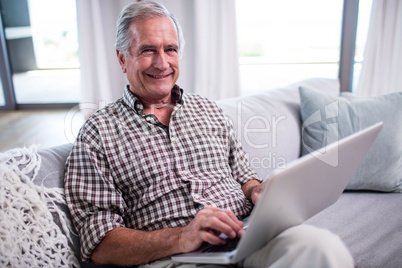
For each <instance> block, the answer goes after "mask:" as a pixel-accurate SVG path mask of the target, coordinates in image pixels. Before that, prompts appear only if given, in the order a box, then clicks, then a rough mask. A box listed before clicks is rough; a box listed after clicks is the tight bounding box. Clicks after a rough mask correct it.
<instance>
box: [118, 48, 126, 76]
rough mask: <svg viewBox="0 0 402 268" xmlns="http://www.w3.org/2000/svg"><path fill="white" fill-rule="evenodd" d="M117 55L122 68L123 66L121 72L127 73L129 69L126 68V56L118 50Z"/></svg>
mask: <svg viewBox="0 0 402 268" xmlns="http://www.w3.org/2000/svg"><path fill="white" fill-rule="evenodd" d="M116 55H117V59H118V60H119V63H120V66H121V70H122V71H123V73H126V72H127V68H126V56H124V54H123V53H122V52H121V51H119V50H117V49H116Z"/></svg>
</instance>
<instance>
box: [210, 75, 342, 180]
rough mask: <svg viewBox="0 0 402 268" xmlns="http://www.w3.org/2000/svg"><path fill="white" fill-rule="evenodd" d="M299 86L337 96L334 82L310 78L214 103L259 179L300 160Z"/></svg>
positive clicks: (337, 90)
mask: <svg viewBox="0 0 402 268" xmlns="http://www.w3.org/2000/svg"><path fill="white" fill-rule="evenodd" d="M299 86H304V87H308V88H311V89H315V90H319V91H322V92H324V93H327V94H331V95H334V96H338V95H339V88H340V87H339V82H338V80H335V79H327V78H312V79H308V80H303V81H300V82H298V83H295V84H292V85H289V86H287V87H283V88H278V89H270V90H266V91H264V92H261V93H260V94H257V95H250V96H243V97H239V98H233V99H227V100H222V101H218V105H219V106H220V107H221V108H222V109H223V111H224V112H225V113H226V114H227V115H228V117H229V118H230V119H231V121H232V123H233V126H234V129H235V131H236V133H237V135H238V138H239V139H240V141H241V143H242V145H243V147H244V149H245V151H246V152H247V155H248V157H249V160H250V165H251V166H252V168H253V169H254V170H255V171H256V172H257V174H258V176H259V177H260V178H261V179H264V180H265V179H267V178H269V176H270V174H271V173H272V171H273V170H274V169H276V168H278V169H281V168H285V167H286V165H287V164H288V163H289V162H291V161H293V160H295V159H297V158H299V157H300V148H301V118H300V97H299V90H298V89H299Z"/></svg>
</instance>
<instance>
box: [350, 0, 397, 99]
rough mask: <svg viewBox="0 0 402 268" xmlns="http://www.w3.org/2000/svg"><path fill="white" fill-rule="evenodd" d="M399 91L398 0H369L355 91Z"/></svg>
mask: <svg viewBox="0 0 402 268" xmlns="http://www.w3.org/2000/svg"><path fill="white" fill-rule="evenodd" d="M396 91H402V0H373V4H372V12H371V19H370V26H369V32H368V37H367V44H366V50H365V56H364V62H363V67H362V72H361V76H360V81H359V86H358V90H357V93H358V94H359V95H361V96H366V97H367V96H376V95H382V94H385V93H390V92H396Z"/></svg>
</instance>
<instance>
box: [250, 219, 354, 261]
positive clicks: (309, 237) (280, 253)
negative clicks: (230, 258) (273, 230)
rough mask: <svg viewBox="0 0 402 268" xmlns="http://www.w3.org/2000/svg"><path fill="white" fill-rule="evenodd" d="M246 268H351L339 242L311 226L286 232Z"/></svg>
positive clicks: (347, 255)
mask: <svg viewBox="0 0 402 268" xmlns="http://www.w3.org/2000/svg"><path fill="white" fill-rule="evenodd" d="M244 266H245V267H269V266H271V267H353V258H352V256H351V255H350V253H349V251H348V249H347V248H346V246H345V245H344V243H343V242H342V241H341V239H340V238H339V237H338V236H337V235H335V234H333V233H331V232H330V231H328V230H325V229H319V228H316V227H314V226H310V225H299V226H295V227H292V228H289V229H287V230H285V231H284V232H282V233H281V234H279V235H278V236H277V237H276V238H274V239H273V240H272V241H270V242H269V243H268V244H267V245H266V247H264V248H263V249H261V250H259V251H258V252H256V253H254V254H252V255H251V256H250V257H248V258H247V259H246V260H245V262H244Z"/></svg>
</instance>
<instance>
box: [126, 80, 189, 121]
mask: <svg viewBox="0 0 402 268" xmlns="http://www.w3.org/2000/svg"><path fill="white" fill-rule="evenodd" d="M183 92H184V91H183V89H181V88H180V87H179V86H178V85H174V87H173V88H172V96H173V98H174V99H175V103H176V104H182V103H183V95H184V94H183ZM123 100H124V102H125V103H126V104H128V106H129V107H131V108H132V109H133V110H134V111H135V112H136V113H137V114H142V113H143V112H144V105H143V104H142V102H141V101H140V100H139V99H138V98H137V97H136V96H135V95H134V94H133V93H132V92H131V91H130V85H128V84H127V85H126V88H125V90H124V93H123Z"/></svg>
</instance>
